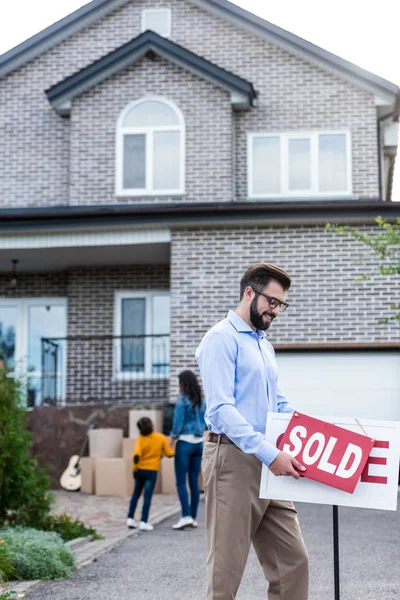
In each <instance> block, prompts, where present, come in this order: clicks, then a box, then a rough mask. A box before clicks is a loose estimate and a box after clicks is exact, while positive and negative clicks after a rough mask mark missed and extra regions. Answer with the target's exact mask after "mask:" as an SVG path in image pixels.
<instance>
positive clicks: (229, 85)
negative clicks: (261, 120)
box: [46, 31, 257, 116]
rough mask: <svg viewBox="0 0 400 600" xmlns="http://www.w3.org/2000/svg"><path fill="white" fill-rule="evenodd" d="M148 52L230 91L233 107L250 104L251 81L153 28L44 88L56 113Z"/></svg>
mask: <svg viewBox="0 0 400 600" xmlns="http://www.w3.org/2000/svg"><path fill="white" fill-rule="evenodd" d="M148 53H155V54H157V55H159V56H161V57H162V58H165V59H166V60H168V61H170V62H173V63H175V64H176V65H178V66H181V67H183V68H184V69H186V70H189V71H191V72H192V73H194V74H196V75H198V76H199V77H202V78H203V79H207V80H208V81H211V82H212V83H214V84H215V85H217V86H219V87H222V88H223V89H225V90H227V91H228V92H230V95H231V103H232V106H233V108H235V109H237V110H241V109H246V108H250V107H251V106H253V103H254V100H255V98H256V96H257V93H256V91H255V89H254V87H253V85H252V83H250V82H249V81H246V80H245V79H242V78H241V77H238V76H237V75H235V74H234V73H231V72H229V71H226V70H225V69H221V67H218V66H217V65H215V64H213V63H211V62H210V61H208V60H205V59H204V58H202V57H201V56H198V55H197V54H194V53H193V52H190V51H189V50H187V49H186V48H183V46H179V45H178V44H175V42H172V41H171V40H168V39H166V38H163V37H161V36H160V35H158V34H157V33H154V31H145V32H144V33H142V34H141V35H139V36H138V37H136V38H134V39H133V40H131V41H130V42H128V43H127V44H124V45H123V46H121V47H120V48H117V50H114V51H113V52H110V53H109V54H107V55H106V56H104V57H103V58H100V59H99V60H97V61H95V62H94V63H92V64H91V65H89V66H87V67H85V68H84V69H81V70H80V71H78V72H77V73H74V74H73V75H71V76H70V77H67V78H66V79H64V80H63V81H61V82H59V83H57V84H56V85H54V86H52V87H51V88H50V89H48V90H47V91H46V95H47V98H48V100H49V102H50V103H51V104H52V106H53V107H54V108H55V110H56V111H57V112H58V113H59V114H61V115H63V116H67V115H68V114H69V112H70V110H71V106H72V100H73V98H75V97H77V96H79V95H80V94H82V93H83V92H86V91H87V90H89V89H90V88H92V87H93V86H94V85H97V84H98V83H100V82H101V81H104V80H105V79H107V78H108V77H110V76H111V75H114V74H115V73H118V72H119V71H121V70H122V69H124V68H126V67H127V66H128V65H130V64H132V63H134V62H136V61H138V60H140V59H141V58H143V57H144V56H146V55H147V54H148Z"/></svg>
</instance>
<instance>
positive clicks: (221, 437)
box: [207, 431, 235, 445]
mask: <svg viewBox="0 0 400 600" xmlns="http://www.w3.org/2000/svg"><path fill="white" fill-rule="evenodd" d="M207 441H208V442H214V443H215V444H218V443H220V444H233V442H232V440H230V439H229V438H228V436H227V435H225V434H224V433H212V432H211V431H210V432H209V434H208V438H207ZM233 445H235V444H233Z"/></svg>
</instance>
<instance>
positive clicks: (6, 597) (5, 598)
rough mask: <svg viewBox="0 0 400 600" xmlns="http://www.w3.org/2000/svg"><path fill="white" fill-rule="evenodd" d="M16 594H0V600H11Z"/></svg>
mask: <svg viewBox="0 0 400 600" xmlns="http://www.w3.org/2000/svg"><path fill="white" fill-rule="evenodd" d="M16 595H17V592H0V600H13V599H14V598H15V597H16Z"/></svg>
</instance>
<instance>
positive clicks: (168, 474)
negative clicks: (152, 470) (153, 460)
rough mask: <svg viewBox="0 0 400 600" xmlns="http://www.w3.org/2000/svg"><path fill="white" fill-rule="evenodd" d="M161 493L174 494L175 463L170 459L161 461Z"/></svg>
mask: <svg viewBox="0 0 400 600" xmlns="http://www.w3.org/2000/svg"><path fill="white" fill-rule="evenodd" d="M161 492H162V493H163V494H176V493H177V491H176V483H175V461H174V457H172V458H163V459H162V460H161Z"/></svg>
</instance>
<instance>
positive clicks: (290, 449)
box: [277, 412, 375, 494]
mask: <svg viewBox="0 0 400 600" xmlns="http://www.w3.org/2000/svg"><path fill="white" fill-rule="evenodd" d="M374 443H375V440H373V439H372V438H370V437H368V436H366V435H361V434H359V433H354V432H353V431H349V430H348V429H344V428H343V427H338V426H337V425H332V424H331V423H326V422H325V421H320V420H319V419H314V418H313V417H309V416H307V415H303V414H301V413H299V412H295V413H293V416H292V418H291V420H290V422H289V425H288V427H287V429H286V431H285V433H284V434H283V435H282V436H280V438H278V443H277V447H278V448H279V450H283V451H284V452H287V453H288V454H291V456H294V457H296V459H297V460H298V461H299V462H300V463H301V464H302V465H303V466H305V467H306V470H305V471H304V472H302V473H301V474H302V475H304V476H305V477H309V478H310V479H314V480H316V481H320V482H321V483H325V484H326V485H330V486H332V487H335V488H338V489H340V490H343V491H345V492H349V493H350V494H352V493H353V492H354V490H355V488H356V485H357V483H358V481H359V479H360V477H361V473H362V471H363V469H364V466H365V464H366V462H367V460H368V457H369V455H370V453H371V450H372V447H373V445H374Z"/></svg>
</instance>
